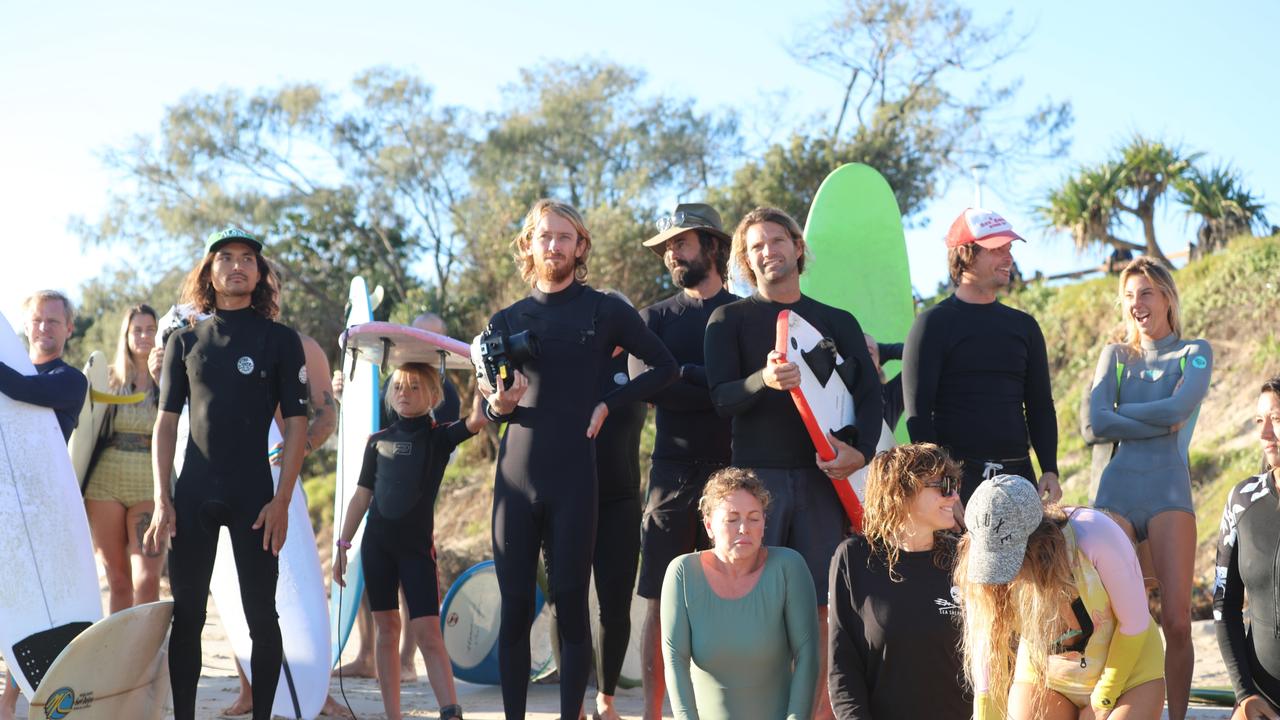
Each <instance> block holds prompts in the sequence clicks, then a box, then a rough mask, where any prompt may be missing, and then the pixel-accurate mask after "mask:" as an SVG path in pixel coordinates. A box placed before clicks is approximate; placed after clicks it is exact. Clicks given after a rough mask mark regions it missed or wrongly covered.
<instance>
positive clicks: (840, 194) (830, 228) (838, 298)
mask: <svg viewBox="0 0 1280 720" xmlns="http://www.w3.org/2000/svg"><path fill="white" fill-rule="evenodd" d="M804 238H805V245H806V246H807V247H808V249H809V252H810V254H811V256H812V257H811V262H810V264H809V266H808V267H807V268H806V269H805V273H804V274H803V275H801V276H800V289H801V290H802V291H803V292H804V294H806V295H808V296H809V297H812V298H814V299H815V300H818V301H820V302H824V303H826V304H828V305H832V306H835V307H838V308H840V309H842V310H848V311H849V312H851V313H853V315H854V317H856V318H858V324H860V325H861V326H862V329H863V331H864V332H867V333H870V334H871V335H872V336H873V337H875V338H876V340H878V341H880V342H886V343H894V342H902V341H903V340H905V339H906V337H907V332H908V331H909V330H910V329H911V323H912V322H913V321H914V320H915V302H914V300H913V299H912V297H913V296H912V289H911V268H910V266H909V265H908V263H907V243H906V239H905V235H904V234H903V231H902V213H901V212H900V211H899V209H898V201H897V199H896V198H895V197H894V195H893V189H892V188H891V187H889V183H888V182H887V181H885V179H884V178H883V177H882V176H881V175H880V173H878V172H876V170H875V169H874V168H872V167H870V166H868V165H863V164H861V163H849V164H847V165H841V166H840V167H838V168H836V169H835V170H834V171H833V172H832V173H831V174H830V175H828V176H827V178H826V179H825V180H823V181H822V185H821V186H819V188H818V192H817V193H816V194H815V195H814V197H813V204H812V205H810V206H809V218H808V220H806V221H805V228H804ZM896 362H897V361H891V363H896ZM895 367H896V366H891V365H890V363H886V367H885V372H886V373H887V374H888V375H889V376H892V375H893V368H895ZM895 431H896V434H897V437H898V440H899V441H900V442H907V435H906V424H905V422H900V423H899V425H898V427H897V428H896V429H895Z"/></svg>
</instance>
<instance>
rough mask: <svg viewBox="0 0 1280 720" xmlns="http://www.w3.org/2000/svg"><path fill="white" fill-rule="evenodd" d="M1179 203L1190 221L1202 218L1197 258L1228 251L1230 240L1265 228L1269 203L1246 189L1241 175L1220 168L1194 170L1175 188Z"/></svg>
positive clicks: (1197, 231)
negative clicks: (1227, 246) (1266, 210)
mask: <svg viewBox="0 0 1280 720" xmlns="http://www.w3.org/2000/svg"><path fill="white" fill-rule="evenodd" d="M1176 190H1177V193H1178V202H1179V203H1181V204H1182V206H1183V207H1184V208H1185V209H1186V213H1187V216H1188V217H1192V216H1197V217H1199V218H1200V227H1199V228H1197V230H1196V247H1195V254H1196V255H1197V256H1198V255H1203V254H1207V253H1211V252H1214V251H1216V250H1219V249H1221V248H1223V247H1226V245H1227V242H1228V241H1230V240H1231V238H1233V237H1236V236H1238V235H1244V234H1246V233H1250V232H1252V231H1254V230H1255V229H1258V230H1262V229H1263V228H1266V227H1267V225H1268V223H1267V216H1266V214H1265V212H1264V211H1265V209H1266V203H1265V202H1263V200H1262V198H1261V197H1260V196H1258V195H1255V194H1254V193H1253V191H1251V190H1250V189H1249V188H1247V187H1245V184H1244V180H1243V178H1242V177H1241V176H1240V173H1239V172H1238V171H1236V170H1235V169H1234V168H1232V167H1231V166H1230V165H1226V164H1221V165H1217V166H1215V167H1212V168H1210V169H1208V170H1200V169H1198V168H1192V169H1191V171H1190V172H1188V173H1187V174H1186V175H1185V176H1184V177H1182V178H1181V179H1180V180H1179V181H1178V184H1177V187H1176Z"/></svg>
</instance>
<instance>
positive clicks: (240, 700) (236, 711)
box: [218, 693, 253, 717]
mask: <svg viewBox="0 0 1280 720" xmlns="http://www.w3.org/2000/svg"><path fill="white" fill-rule="evenodd" d="M251 712H253V696H252V695H246V694H244V693H241V694H239V695H237V696H236V699H235V702H233V703H231V704H230V705H228V706H227V707H225V708H223V709H222V710H221V711H220V712H219V713H218V715H219V716H220V717H236V716H237V715H248V714H249V713H251Z"/></svg>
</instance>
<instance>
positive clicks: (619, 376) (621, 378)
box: [613, 372, 631, 385]
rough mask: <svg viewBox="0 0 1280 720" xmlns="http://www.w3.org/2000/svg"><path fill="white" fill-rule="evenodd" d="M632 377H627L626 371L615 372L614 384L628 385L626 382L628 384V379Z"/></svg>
mask: <svg viewBox="0 0 1280 720" xmlns="http://www.w3.org/2000/svg"><path fill="white" fill-rule="evenodd" d="M630 379H631V378H629V377H627V374H626V373H624V372H620V373H614V374H613V384H614V385H626V384H627V381H628V380H630Z"/></svg>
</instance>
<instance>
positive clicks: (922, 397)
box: [902, 208, 1062, 519]
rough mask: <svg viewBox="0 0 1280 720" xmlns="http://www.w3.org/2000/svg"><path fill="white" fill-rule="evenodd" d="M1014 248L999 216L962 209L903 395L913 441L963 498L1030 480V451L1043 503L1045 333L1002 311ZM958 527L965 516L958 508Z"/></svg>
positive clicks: (1047, 465)
mask: <svg viewBox="0 0 1280 720" xmlns="http://www.w3.org/2000/svg"><path fill="white" fill-rule="evenodd" d="M1014 240H1022V237H1021V236H1019V235H1018V234H1017V233H1015V232H1014V231H1013V227H1012V226H1011V225H1010V224H1009V222H1008V221H1007V220H1005V219H1004V218H1003V217H1001V216H1000V215H998V214H996V213H994V212H991V211H990V210H982V209H977V208H969V209H967V210H965V211H964V212H962V213H960V216H959V217H957V218H956V219H955V222H953V223H952V224H951V228H950V230H948V231H947V237H946V242H947V265H948V269H949V271H950V273H951V281H952V282H953V283H955V285H956V291H955V293H954V294H953V295H951V296H950V297H948V298H947V299H945V300H943V301H942V302H940V303H938V304H937V305H934V306H933V307H931V308H929V309H928V310H925V311H924V312H923V313H921V314H920V316H919V317H917V318H916V320H915V324H913V325H912V326H911V332H910V333H909V334H908V335H907V342H906V345H905V347H904V348H903V352H902V391H903V396H904V402H905V405H906V414H907V431H908V432H909V433H910V434H911V441H912V442H931V443H936V444H938V445H941V446H943V447H945V448H946V449H947V450H948V451H949V452H950V453H951V457H953V458H955V459H956V460H959V461H960V462H961V464H962V466H963V469H964V479H963V481H962V482H961V486H960V499H961V501H962V502H968V501H969V496H971V495H973V492H974V491H975V490H977V489H978V485H979V484H981V483H982V482H983V481H984V480H986V479H989V478H991V477H994V476H995V475H1009V474H1012V475H1020V476H1022V477H1024V478H1027V479H1029V480H1032V481H1034V480H1035V477H1036V476H1035V471H1034V468H1033V467H1032V465H1031V457H1030V453H1029V449H1030V448H1035V451H1036V458H1037V459H1038V460H1039V461H1040V469H1041V471H1042V472H1043V475H1041V477H1040V482H1039V489H1040V492H1041V494H1042V495H1046V496H1047V497H1048V499H1049V500H1050V501H1053V502H1056V501H1057V500H1058V499H1059V498H1061V497H1062V488H1061V487H1060V486H1059V484H1058V458H1057V453H1058V418H1057V414H1056V413H1055V411H1054V407H1053V393H1052V387H1051V386H1050V384H1049V360H1048V353H1047V352H1046V350H1045V343H1044V334H1043V333H1042V332H1041V331H1040V325H1039V324H1038V323H1037V322H1036V320H1035V318H1033V317H1031V316H1030V315H1028V314H1027V313H1024V312H1022V311H1021V310H1015V309H1013V308H1011V307H1009V306H1007V305H1004V304H1002V303H1001V302H1000V301H999V299H998V298H997V297H996V293H997V292H998V291H999V290H1000V289H1002V288H1005V287H1007V286H1008V285H1009V279H1010V276H1011V273H1012V270H1013V253H1012V252H1011V247H1012V245H1013V241H1014ZM956 512H957V514H958V519H962V518H963V512H964V510H963V508H962V507H960V506H957V510H956Z"/></svg>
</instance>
